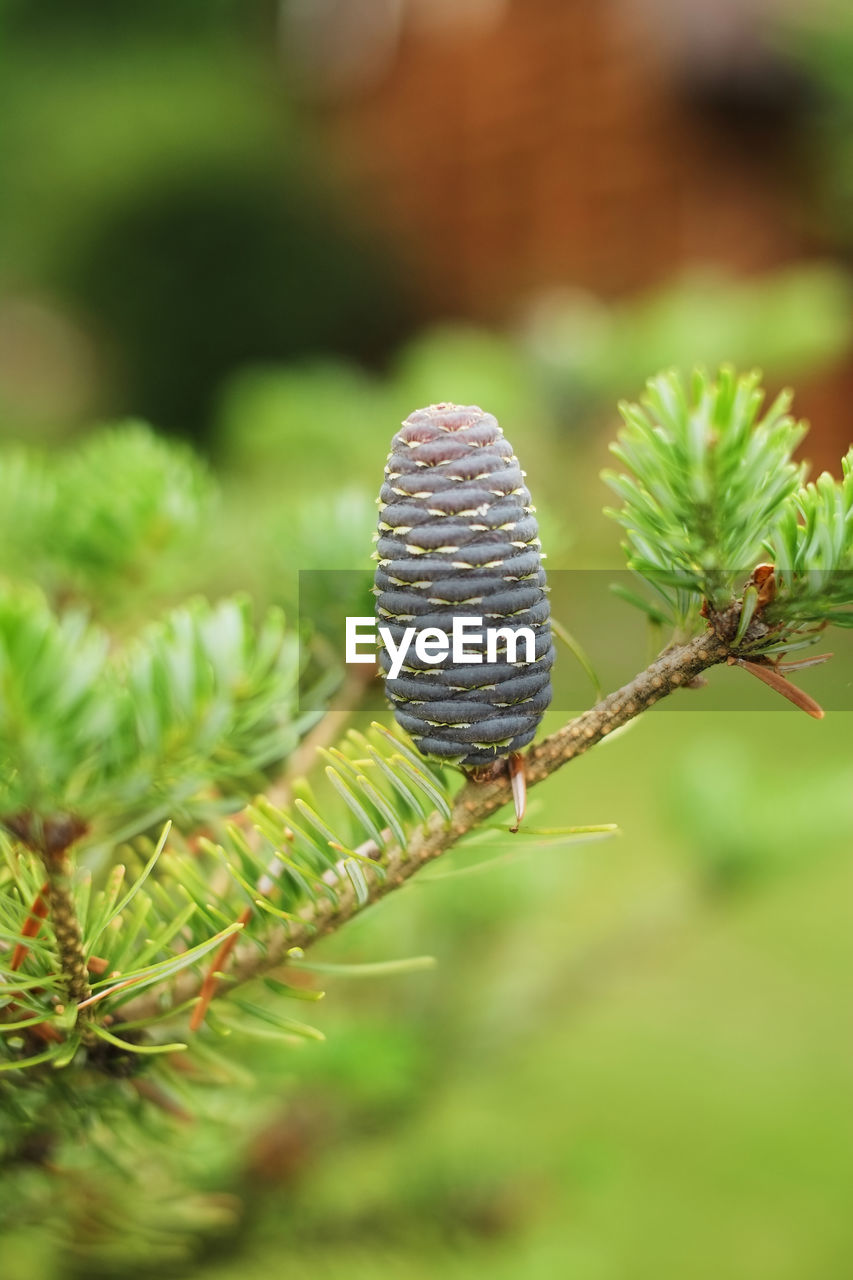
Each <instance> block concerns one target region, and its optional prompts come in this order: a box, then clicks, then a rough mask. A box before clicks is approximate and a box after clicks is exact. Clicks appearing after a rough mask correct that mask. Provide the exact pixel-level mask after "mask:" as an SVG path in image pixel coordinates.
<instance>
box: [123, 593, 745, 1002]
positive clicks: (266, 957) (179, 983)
mask: <svg viewBox="0 0 853 1280" xmlns="http://www.w3.org/2000/svg"><path fill="white" fill-rule="evenodd" d="M739 613H740V606H739V605H736V606H734V607H733V608H731V609H729V610H727V611H726V612H725V613H722V614H718V615H714V616H713V617H712V619H711V621H710V624H709V627H708V629H707V630H706V631H705V632H704V633H703V634H702V635H699V636H696V637H694V638H693V639H692V640H690V641H688V642H687V643H686V644H681V645H677V646H673V647H671V648H669V649H667V650H665V652H664V653H662V654H661V655H660V656H659V657H658V658H656V659H655V660H654V661H653V662H652V663H650V665H649V666H648V667H646V668H645V670H644V671H641V672H640V673H639V674H638V675H637V676H635V677H634V679H633V680H631V681H629V683H628V684H626V685H624V686H623V687H622V688H621V689H617V690H615V691H614V692H613V693H611V694H608V696H607V697H605V698H602V699H601V700H600V701H599V702H597V703H596V704H595V705H594V706H593V707H591V708H590V709H589V710H587V711H584V712H583V713H582V714H581V715H579V716H576V717H575V718H574V719H573V720H570V721H569V722H568V724H566V725H564V726H563V727H562V728H560V729H558V730H556V732H554V733H552V734H550V735H549V736H548V737H547V738H544V739H543V740H542V741H541V742H540V743H538V744H537V745H535V746H534V747H532V748H531V749H530V750H529V751H528V753H527V755H526V757H525V762H526V769H527V784H528V786H529V787H530V786H535V785H536V783H539V782H543V781H544V780H545V779H546V778H548V777H550V775H551V774H552V773H555V772H556V770H557V769H559V768H561V767H562V766H563V765H564V764H567V763H568V762H569V761H570V760H574V759H575V758H576V757H577V756H580V755H583V753H584V752H585V751H588V750H589V748H590V747H593V746H595V745H596V744H597V743H599V742H601V741H602V739H604V738H606V737H607V736H608V735H609V734H611V733H613V732H614V730H616V729H618V728H620V727H621V726H622V725H624V724H627V723H628V722H629V721H630V720H633V719H634V718H635V717H636V716H638V715H640V714H641V713H642V712H644V711H647V710H648V709H649V708H650V707H652V706H654V704H655V703H656V702H659V701H660V700H661V699H662V698H665V697H667V696H668V695H669V694H671V693H674V692H675V690H677V689H683V688H687V687H689V686H690V685H691V684H692V683H693V682H694V681H695V680H697V678H698V677H700V676H701V675H702V673H703V672H704V671H707V670H708V669H709V668H710V667H713V666H717V665H719V664H721V663H725V662H726V661H727V660H728V658H729V656H730V655H731V654H732V653H733V652H734V636H735V634H736V630H737V623H738V618H739ZM765 630H766V627H765V626H764V624H763V623H762V622H761V621H760V620H755V621H753V623H752V624H751V625H750V628H749V630H748V632H747V636H746V637H745V638H748V639H749V640H750V641H752V640H754V639H755V637H756V635H757V634H760V633H761V632H763V631H765ZM510 799H511V786H510V780H509V777H508V775H507V774H506V773H505V772H501V774H500V775H499V776H497V777H494V778H492V779H490V780H488V781H485V782H477V781H469V782H467V783H466V784H465V786H463V787H462V789H461V790H460V791H459V793H458V795H457V796H456V798H455V800H454V803H453V806H452V809H451V813H450V817H449V819H448V818H446V817H445V816H444V815H443V814H442V813H441V812H439V811H436V812H434V813H433V814H431V815H430V817H429V818H428V819H427V820H426V821H425V822H424V823H423V825H422V826H421V827H420V828H419V829H418V830H417V831H416V832H415V834H414V836H413V838H412V839H411V841H410V842H409V843H408V845H407V846H406V847H402V846H400V845H399V844H394V845H393V846H392V847H391V848H390V849H386V850H385V851H381V850H380V849H379V847H378V845H377V844H376V843H375V842H373V841H365V842H364V844H362V845H360V846H359V848H358V850H357V853H358V854H359V855H361V856H362V857H363V858H365V859H371V858H372V859H375V860H376V868H375V869H373V868H372V867H370V866H369V865H368V864H364V865H363V869H364V879H365V881H366V883H367V900H366V901H364V900H361V901H360V900H359V896H358V894H357V892H356V889H355V886H354V885H353V884H352V883H351V882H350V881H349V880H348V878H347V876H346V875H345V874H343V873H342V874H341V875H340V877H339V879H338V880H337V881H336V883H335V885H334V890H335V893H334V896H333V897H322V898H317V899H315V900H314V901H312V902H311V903H309V904H308V905H307V906H305V907H303V908H302V909H301V910H300V911H299V913H298V916H299V918H298V920H293V921H288V922H287V923H285V924H283V925H280V926H276V928H275V929H274V930H273V932H272V933H270V934H268V935H267V936H266V937H265V938H264V943H263V949H262V950H261V949H259V947H258V946H257V945H254V946H253V945H252V944H251V943H250V942H247V943H244V944H242V945H240V946H238V947H237V948H236V949H235V954H234V960H233V964H232V965H231V968H230V970H229V973H228V983H227V985H228V987H229V988H232V987H234V986H236V985H239V984H241V983H244V982H248V981H251V980H252V979H253V978H256V977H258V976H260V975H262V974H263V973H266V972H269V971H270V970H271V969H274V968H276V967H277V966H279V965H282V964H284V963H286V961H287V958H288V954H289V953H292V952H293V951H294V950H298V951H301V950H305V949H307V948H308V947H311V946H313V944H314V943H316V942H317V941H319V940H320V939H321V938H324V937H326V936H327V935H329V934H331V933H334V932H336V931H337V930H338V929H339V928H341V926H343V925H344V924H346V923H347V922H348V921H349V920H350V919H352V918H353V916H355V915H356V914H358V913H360V912H361V911H363V910H364V909H365V907H366V906H368V905H371V904H373V903H376V902H379V901H380V900H381V899H382V898H384V897H387V896H388V894H389V893H392V892H394V891H395V890H396V889H399V888H401V887H402V886H403V885H404V884H405V883H406V882H407V881H408V880H410V879H411V878H412V876H414V875H416V874H417V872H418V871H420V870H421V869H422V868H423V867H425V866H427V865H429V864H430V863H431V862H434V861H435V860H436V859H437V858H439V857H441V855H442V854H444V853H447V852H448V851H449V850H450V849H451V848H453V847H454V845H456V844H458V843H459V842H460V841H461V840H462V839H463V838H464V837H465V836H467V835H469V834H470V833H471V832H472V831H473V830H475V828H477V827H478V826H480V825H481V824H482V823H483V822H484V821H485V820H486V819H487V818H489V817H490V816H491V815H492V814H493V813H495V812H496V811H497V810H498V809H500V808H502V807H503V806H504V805H505V804H508V803H509V801H510ZM201 981H202V976H201V975H200V974H199V973H198V972H195V971H193V970H186V971H184V972H183V973H181V974H180V975H179V976H178V978H177V980H176V982H175V985H174V987H173V988H172V994H171V1004H172V1007H177V1006H178V1005H183V1004H184V1003H185V1002H186V1001H187V1000H191V999H193V998H194V997H195V996H197V995H198V994H199V989H200V984H201ZM157 1012H159V1013H160V1014H161V1016H164V1015H163V1005H162V996H158V994H157V993H156V992H155V993H152V994H146V995H144V996H141V997H140V998H139V999H137V1000H134V1001H131V1002H130V1003H129V1004H128V1005H127V1006H126V1007H125V1008H124V1010H123V1017H125V1018H127V1019H139V1018H145V1017H150V1016H152V1015H153V1014H155V1013H157Z"/></svg>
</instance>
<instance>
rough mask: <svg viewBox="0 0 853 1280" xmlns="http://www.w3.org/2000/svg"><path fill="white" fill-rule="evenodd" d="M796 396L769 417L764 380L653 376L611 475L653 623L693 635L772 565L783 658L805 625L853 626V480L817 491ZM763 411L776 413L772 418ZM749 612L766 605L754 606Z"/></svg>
mask: <svg viewBox="0 0 853 1280" xmlns="http://www.w3.org/2000/svg"><path fill="white" fill-rule="evenodd" d="M791 401H792V394H791V392H789V391H783V392H782V393H781V394H780V395H778V396H777V397H776V399H775V400H774V401H773V402H772V404H770V405H769V406H768V407H766V408H763V405H764V391H763V389H762V387H761V385H760V374H759V373H758V372H752V373H749V374H746V375H743V376H740V377H738V376H737V375H736V374H735V372H734V371H733V370H732V369H731V368H729V367H723V368H722V369H721V370H720V371H719V373H718V375H717V377H716V378H712V377H710V376H709V375H708V374H707V373H705V372H703V371H696V372H695V373H694V374H693V375H692V377H691V378H690V379H689V381H685V380H684V379H683V378H682V377H681V376H680V375H679V374H678V373H675V372H670V373H664V374H660V375H658V376H657V377H655V378H652V379H650V380H649V382H648V383H647V386H646V392H645V395H644V396H643V399H642V402H641V403H640V404H627V403H623V404H621V405H620V412H621V415H622V418H623V421H624V426H623V429H622V431H621V432H620V433H619V438H618V441H617V442H616V443H614V444H613V445H611V450H612V452H613V453H614V454H615V456H616V457H617V458H618V459H619V461H620V462H621V463H622V466H623V468H624V470H623V471H621V472H615V471H606V472H605V473H604V479H605V481H606V482H607V484H608V485H609V486H610V488H611V489H612V490H613V491H614V492H615V493H616V494H617V495H618V497H620V498H621V499H622V506H621V508H620V509H618V510H612V509H610V510H608V514H609V515H611V516H612V517H613V518H615V519H616V520H617V521H618V522H619V523H620V524H621V525H622V527H623V529H624V530H625V540H624V543H623V547H624V549H625V553H626V557H627V562H628V566H629V568H631V569H632V570H633V571H634V572H635V573H636V574H637V575H638V576H639V577H640V578H641V579H643V580H644V581H645V582H646V583H647V584H648V585H649V586H651V588H652V589H653V593H654V594H653V596H652V597H648V596H640V595H637V596H634V595H633V594H632V595H631V602H632V603H634V604H636V605H638V606H639V607H642V608H644V609H645V610H646V611H647V612H648V613H649V614H650V616H651V617H652V618H653V619H654V620H656V621H661V622H667V623H669V624H670V625H671V626H673V627H674V628H675V629H676V630H677V631H678V632H679V633H680V634H682V635H684V634H690V633H691V632H692V631H694V630H695V629H696V628H697V626H698V625H699V622H700V614H701V613H702V611H703V609H704V610H706V611H707V610H711V611H712V612H721V611H724V610H725V609H726V608H728V607H730V606H731V605H732V604H733V603H734V602H735V601H737V600H739V599H740V598H741V596H742V594H743V593H744V592H748V591H750V590H753V589H752V588H750V585H749V575H750V573H751V572H752V570H753V569H754V568H755V567H756V566H757V565H758V564H759V562H769V563H770V564H772V566H773V568H774V574H775V599H774V601H773V602H772V605H769V606H768V608H767V610H766V617H767V620H768V621H772V623H773V635H772V638H771V637H762V640H761V643H760V644H759V645H758V646H755V645H753V651H754V652H763V651H764V650H765V648H766V647H767V646H769V645H770V644H771V643H772V644H773V645H775V646H776V647H777V650H779V649H781V648H784V647H785V645H786V643H787V642H788V641H790V643H791V644H794V643H795V641H796V633H797V632H798V631H800V630H801V629H802V628H803V626H804V625H805V624H811V625H812V626H814V625H821V624H826V623H836V624H841V625H847V626H849V625H853V573H851V571H853V505H851V504H853V480H851V455H850V454H848V455H847V458H846V459H845V460H844V463H843V477H842V479H841V480H835V479H834V478H833V477H832V476H831V475H829V474H826V473H825V474H823V475H821V476H820V477H819V478H818V480H817V481H816V482H814V483H809V484H806V483H805V475H806V466H805V464H804V463H798V462H796V461H795V460H794V457H793V455H794V451H795V450H796V448H797V446H798V445H799V444H800V442H801V441H802V439H803V437H804V436H805V434H806V430H807V427H806V424H805V423H803V422H798V421H796V420H795V419H794V418H793V417H792V416H791V414H790V413H789V412H788V411H789V409H790V406H791ZM762 410H763V411H762ZM745 606H746V610H747V611H749V613H750V615H751V612H752V607H754V601H752V602H751V603H750V598H749V596H745Z"/></svg>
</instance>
